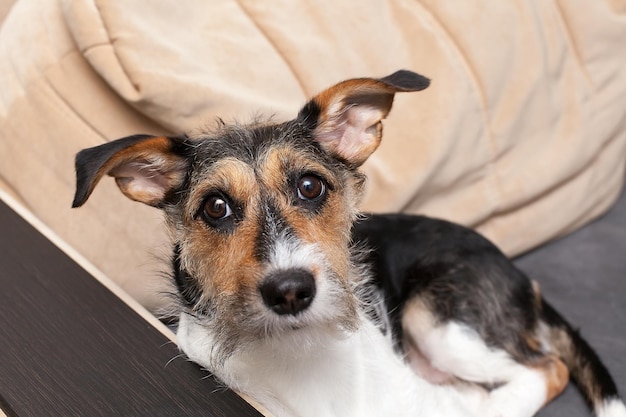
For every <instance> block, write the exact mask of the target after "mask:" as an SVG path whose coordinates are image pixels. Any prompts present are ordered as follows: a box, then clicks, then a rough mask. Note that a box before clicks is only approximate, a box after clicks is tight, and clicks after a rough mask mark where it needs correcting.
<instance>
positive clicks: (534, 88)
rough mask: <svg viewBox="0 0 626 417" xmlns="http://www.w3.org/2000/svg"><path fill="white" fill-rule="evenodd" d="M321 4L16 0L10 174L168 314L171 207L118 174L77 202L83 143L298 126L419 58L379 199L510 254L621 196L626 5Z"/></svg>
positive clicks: (2, 134)
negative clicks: (334, 96) (337, 93)
mask: <svg viewBox="0 0 626 417" xmlns="http://www.w3.org/2000/svg"><path fill="white" fill-rule="evenodd" d="M322 3H323V2H322ZM322 3H320V2H303V1H291V0H284V1H278V2H257V1H254V0H239V1H235V0H222V1H219V2H213V1H205V0H187V1H185V2H182V3H180V2H172V1H169V0H151V1H149V2H148V1H142V2H129V1H123V0H114V1H110V0H109V1H105V0H69V1H60V0H45V1H44V0H40V1H37V0H19V1H18V2H17V3H16V5H15V7H14V8H13V9H12V11H11V13H10V14H9V16H8V17H7V19H6V21H5V23H4V25H3V26H2V29H1V32H0V158H1V160H0V179H2V180H3V181H4V182H5V184H6V185H7V186H8V187H10V188H11V189H12V191H13V192H14V193H16V194H17V195H18V196H19V197H20V198H21V199H22V200H23V201H24V202H25V204H26V205H27V206H28V208H29V209H30V210H32V211H33V212H34V213H35V214H36V215H37V216H39V217H40V218H42V219H43V220H44V221H45V222H46V223H48V224H49V225H50V226H51V227H52V228H53V229H54V230H56V231H57V232H58V233H59V234H60V235H61V236H62V237H63V238H64V239H66V240H67V241H68V242H69V243H70V244H71V245H73V246H75V247H76V248H77V249H78V250H79V251H80V252H82V253H83V254H84V255H85V256H87V257H88V258H89V259H91V260H92V261H93V262H94V263H95V264H96V266H98V267H99V268H101V269H102V270H103V271H104V272H106V273H107V274H109V275H110V276H111V277H112V278H113V279H115V280H116V281H117V282H118V283H120V284H121V285H122V286H123V287H124V288H126V289H127V290H128V291H129V292H130V293H131V294H132V295H133V296H135V297H136V298H138V299H139V300H140V301H141V302H142V303H144V304H145V305H147V306H148V307H155V306H157V305H161V304H162V303H163V300H162V299H161V298H160V297H159V295H158V294H159V293H160V292H161V291H163V289H164V288H165V287H164V286H163V283H164V280H163V278H162V276H161V274H158V273H155V272H156V271H161V270H163V269H166V268H167V265H166V264H165V266H163V264H161V261H159V259H164V258H165V259H166V260H167V257H168V256H169V247H168V245H167V243H166V242H167V239H166V236H165V235H164V232H163V230H162V228H161V226H160V213H159V212H158V211H157V210H155V209H151V208H149V207H144V206H141V205H139V204H137V203H133V202H130V201H128V200H126V199H125V198H124V197H123V196H122V195H121V193H119V192H118V191H117V189H116V188H115V185H114V184H113V181H110V180H105V181H103V183H102V184H101V185H100V187H99V188H98V189H97V190H96V192H95V193H94V195H93V197H92V198H91V199H90V200H89V201H88V202H87V204H86V206H85V207H83V208H81V209H79V210H71V209H70V208H69V206H70V203H71V200H72V193H73V186H74V178H73V175H74V174H73V157H74V154H75V153H76V152H77V151H79V150H80V149H82V148H85V147H89V146H93V145H97V144H99V143H103V142H104V141H108V140H111V139H115V138H118V137H122V136H126V135H130V134H134V133H167V132H177V133H178V132H192V131H195V130H197V129H202V128H203V127H204V126H206V125H210V124H211V122H212V120H213V119H214V118H215V117H217V116H220V117H222V118H224V119H225V120H232V119H233V118H236V119H238V120H244V121H245V120H246V119H248V118H250V117H251V116H253V115H255V114H257V113H259V112H260V113H262V114H266V115H275V116H274V118H275V119H276V120H281V119H286V118H291V117H293V116H294V115H295V114H296V112H297V110H298V109H299V107H300V106H301V105H302V104H304V102H305V101H306V100H307V98H308V97H310V96H311V95H313V94H314V93H316V92H317V91H319V90H321V89H323V88H325V87H327V86H329V85H331V84H333V83H335V82H337V81H340V80H342V79H345V78H350V77H360V76H384V75H387V74H389V73H391V72H393V71H395V70H397V69H400V68H406V69H412V70H415V71H417V72H419V73H422V74H424V75H426V76H428V77H430V78H431V79H432V80H433V82H432V85H431V87H430V88H429V89H427V90H425V91H424V92H420V93H414V94H399V95H398V96H397V98H396V102H395V105H394V109H393V110H392V113H391V115H390V117H389V118H388V120H386V122H385V135H384V139H383V143H382V145H381V147H380V149H379V150H378V151H377V153H375V155H374V156H373V157H372V158H371V160H370V161H368V162H367V164H366V166H365V170H366V172H367V173H368V174H369V178H370V182H369V189H368V195H367V198H366V200H365V202H364V204H363V208H364V209H365V210H374V211H399V210H403V211H407V212H411V213H426V214H429V215H433V216H438V217H444V218H447V219H451V220H455V221H459V222H461V223H464V224H466V225H470V226H473V227H476V228H478V229H479V230H480V231H481V232H483V233H484V234H486V235H487V236H488V237H490V238H492V239H493V240H495V242H496V243H497V244H498V245H500V247H501V248H503V249H504V250H505V251H506V252H507V253H509V254H512V255H513V254H518V253H520V252H522V251H524V250H527V249H529V248H532V247H534V246H536V245H538V244H540V243H542V242H545V241H546V240H548V239H552V238H554V237H556V236H560V235H563V234H564V233H567V232H569V231H571V230H573V229H575V228H576V227H578V226H580V225H582V224H584V223H585V222H588V221H589V220H590V219H592V218H594V217H596V216H598V215H599V214H601V213H602V212H603V211H605V210H606V209H607V208H608V207H609V206H610V204H611V203H612V202H613V201H614V199H615V198H616V196H617V194H618V192H619V190H620V189H621V186H622V181H623V179H624V162H625V156H626V101H625V100H626V99H624V97H626V76H625V75H624V74H625V73H624V71H623V65H624V63H626V49H625V48H624V47H623V43H624V39H626V1H624V0H611V1H609V0H598V1H593V2H589V1H587V2H583V1H582V0H578V1H577V0H568V1H566V0H551V1H546V0H535V1H522V0H513V1H499V0H491V1H489V0H470V1H464V2H443V1H437V0H421V1H414V0H395V1H383V0H380V1H371V2H359V4H358V5H356V3H355V2H353V1H349V0H334V1H332V2H327V3H326V4H322Z"/></svg>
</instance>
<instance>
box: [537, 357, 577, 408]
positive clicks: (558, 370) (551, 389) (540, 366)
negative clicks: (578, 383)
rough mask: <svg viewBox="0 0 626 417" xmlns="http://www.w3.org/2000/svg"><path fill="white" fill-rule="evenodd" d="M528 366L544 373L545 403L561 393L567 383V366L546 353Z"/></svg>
mask: <svg viewBox="0 0 626 417" xmlns="http://www.w3.org/2000/svg"><path fill="white" fill-rule="evenodd" d="M530 367H531V368H534V369H536V370H538V371H539V372H541V373H542V374H543V375H544V378H545V382H546V401H545V404H547V403H549V402H550V401H552V400H553V399H554V398H556V397H557V396H558V395H559V394H561V393H562V392H563V390H564V389H565V387H566V386H567V384H568V383H569V370H568V369H567V366H566V365H565V364H564V363H563V361H561V360H560V359H559V358H558V357H556V356H554V355H546V356H544V357H542V358H541V359H539V360H538V361H536V362H535V363H534V364H532V365H530Z"/></svg>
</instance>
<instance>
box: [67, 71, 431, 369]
mask: <svg viewBox="0 0 626 417" xmlns="http://www.w3.org/2000/svg"><path fill="white" fill-rule="evenodd" d="M428 83H429V81H428V79H426V78H424V77H422V76H420V75H418V74H415V73H412V72H409V71H399V72H396V73H394V74H392V75H390V76H388V77H385V78H381V79H371V78H362V79H352V80H348V81H344V82H342V83H339V84H337V85H335V86H333V87H331V88H329V89H327V90H325V91H323V92H322V93H320V94H319V95H317V96H315V97H314V98H313V99H312V100H311V101H310V102H309V103H307V104H306V105H305V106H304V108H303V109H302V110H301V111H300V112H299V114H298V116H297V117H296V118H295V119H294V120H291V121H289V122H285V123H255V124H252V125H247V126H239V125H224V124H220V125H219V126H218V127H217V128H216V129H215V131H213V132H211V133H207V134H202V135H199V136H196V137H187V136H182V137H153V136H145V135H141V136H131V137H127V138H123V139H119V140H117V141H113V142H110V143H106V144H104V145H101V146H97V147H94V148H89V149H85V150H83V151H81V152H80V153H79V154H78V155H77V157H76V173H77V188H76V195H75V199H74V203H73V205H74V207H77V206H81V205H82V204H84V203H85V202H86V201H87V199H88V198H89V195H90V194H91V193H92V191H93V189H94V187H95V186H96V184H97V183H98V181H99V180H100V179H101V178H102V177H103V176H104V175H105V174H108V175H110V176H113V177H115V180H116V182H117V185H118V186H119V188H120V190H121V191H122V192H123V193H124V194H125V195H126V196H127V197H129V198H131V199H133V200H136V201H140V202H142V203H145V204H149V205H151V206H155V207H158V208H161V209H163V210H164V212H165V217H166V221H167V223H168V225H169V227H170V228H171V232H172V236H173V239H174V245H175V250H174V276H175V281H176V284H177V287H178V291H179V293H180V298H181V301H182V302H181V305H182V306H183V310H184V312H183V315H184V316H185V317H187V321H186V322H189V320H190V319H189V317H193V321H194V322H195V323H199V324H200V325H201V326H203V329H205V330H206V332H208V333H210V334H212V337H213V341H214V342H215V343H214V344H215V345H216V346H219V347H218V348H217V349H218V351H219V352H218V356H219V357H220V358H223V357H224V356H225V355H228V353H230V352H232V351H233V350H234V349H236V348H238V347H241V346H245V344H246V343H245V342H247V341H254V340H259V339H268V338H272V337H277V336H280V335H284V334H286V333H290V332H293V331H294V329H302V328H305V327H315V328H321V327H326V328H334V329H338V330H345V329H352V328H354V327H355V326H356V325H357V320H358V319H357V310H358V300H357V299H356V297H355V295H354V291H353V289H354V285H355V283H354V280H355V279H356V277H355V276H354V275H355V273H354V265H353V264H352V260H351V256H350V250H349V249H350V230H351V225H352V222H353V221H354V219H355V216H356V213H357V208H356V205H357V203H358V201H359V198H360V195H361V193H362V188H363V182H364V178H363V176H362V175H361V174H359V172H358V171H357V168H358V167H359V166H361V164H363V162H365V160H366V159H367V158H368V157H369V156H370V155H371V154H372V152H373V151H374V150H375V149H376V148H377V147H378V145H379V143H380V140H381V136H382V124H381V120H382V119H383V118H385V116H386V115H387V113H388V112H389V110H390V109H391V105H392V102H393V97H394V93H396V92H399V91H417V90H422V89H424V88H426V87H427V86H428ZM215 349H216V348H215V347H214V350H215Z"/></svg>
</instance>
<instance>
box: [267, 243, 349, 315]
mask: <svg viewBox="0 0 626 417" xmlns="http://www.w3.org/2000/svg"><path fill="white" fill-rule="evenodd" d="M293 269H302V270H304V271H307V272H310V273H311V274H312V275H313V277H314V279H315V296H314V297H313V300H312V302H311V304H310V305H309V307H308V308H307V309H306V310H304V311H302V312H300V313H299V314H298V315H297V316H295V317H294V316H288V315H283V316H279V315H277V314H276V313H274V312H273V311H271V310H270V309H267V308H266V312H267V315H266V318H267V319H268V320H272V321H276V320H282V321H287V320H290V321H294V320H293V319H294V318H296V319H302V320H304V321H305V322H306V324H307V325H312V324H314V323H315V322H316V321H317V322H327V321H328V320H329V319H334V318H335V317H336V315H337V314H338V313H339V310H338V309H337V303H336V301H337V298H341V296H342V294H341V292H342V291H344V290H343V289H342V288H341V287H340V286H339V285H338V282H337V281H336V280H334V279H332V275H331V273H330V272H329V270H328V260H327V259H326V256H325V255H324V253H322V252H321V251H320V250H319V246H318V245H317V244H312V243H304V242H302V241H300V240H299V239H297V238H294V237H291V236H286V235H285V234H282V235H281V236H280V237H279V238H277V239H276V240H275V241H274V244H273V246H272V248H271V250H270V256H269V261H268V263H267V269H266V271H265V276H269V275H271V274H272V273H275V272H280V271H288V270H293ZM344 296H345V294H344ZM300 316H301V317H300Z"/></svg>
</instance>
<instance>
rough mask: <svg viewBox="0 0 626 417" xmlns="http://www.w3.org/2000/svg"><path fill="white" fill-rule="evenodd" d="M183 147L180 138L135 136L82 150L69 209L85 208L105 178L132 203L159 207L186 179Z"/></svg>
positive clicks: (77, 161)
mask: <svg viewBox="0 0 626 417" xmlns="http://www.w3.org/2000/svg"><path fill="white" fill-rule="evenodd" d="M185 146H186V145H185V143H184V139H181V138H170V137H166V136H150V135H135V136H129V137H126V138H122V139H117V140H114V141H112V142H108V143H105V144H103V145H99V146H95V147H93V148H88V149H83V150H82V151H80V152H79V153H78V154H77V155H76V193H75V195H74V202H73V203H72V207H80V206H82V205H83V204H85V202H86V201H87V199H88V198H89V196H90V195H91V193H92V191H93V189H94V188H95V187H96V185H97V184H98V182H99V181H100V179H101V178H102V177H103V176H104V175H110V176H112V177H114V178H115V182H116V183H117V186H118V187H119V188H120V190H121V191H122V193H124V195H125V196H126V197H128V198H130V199H131V200H135V201H139V202H141V203H144V204H148V205H150V206H154V207H162V206H163V205H164V203H166V202H168V201H169V199H171V197H172V195H173V194H175V191H176V190H177V189H178V188H179V187H181V186H182V184H183V182H184V180H185V178H186V173H187V170H188V167H189V161H188V159H187V158H186V157H185V156H184V155H183V150H184V149H185Z"/></svg>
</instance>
